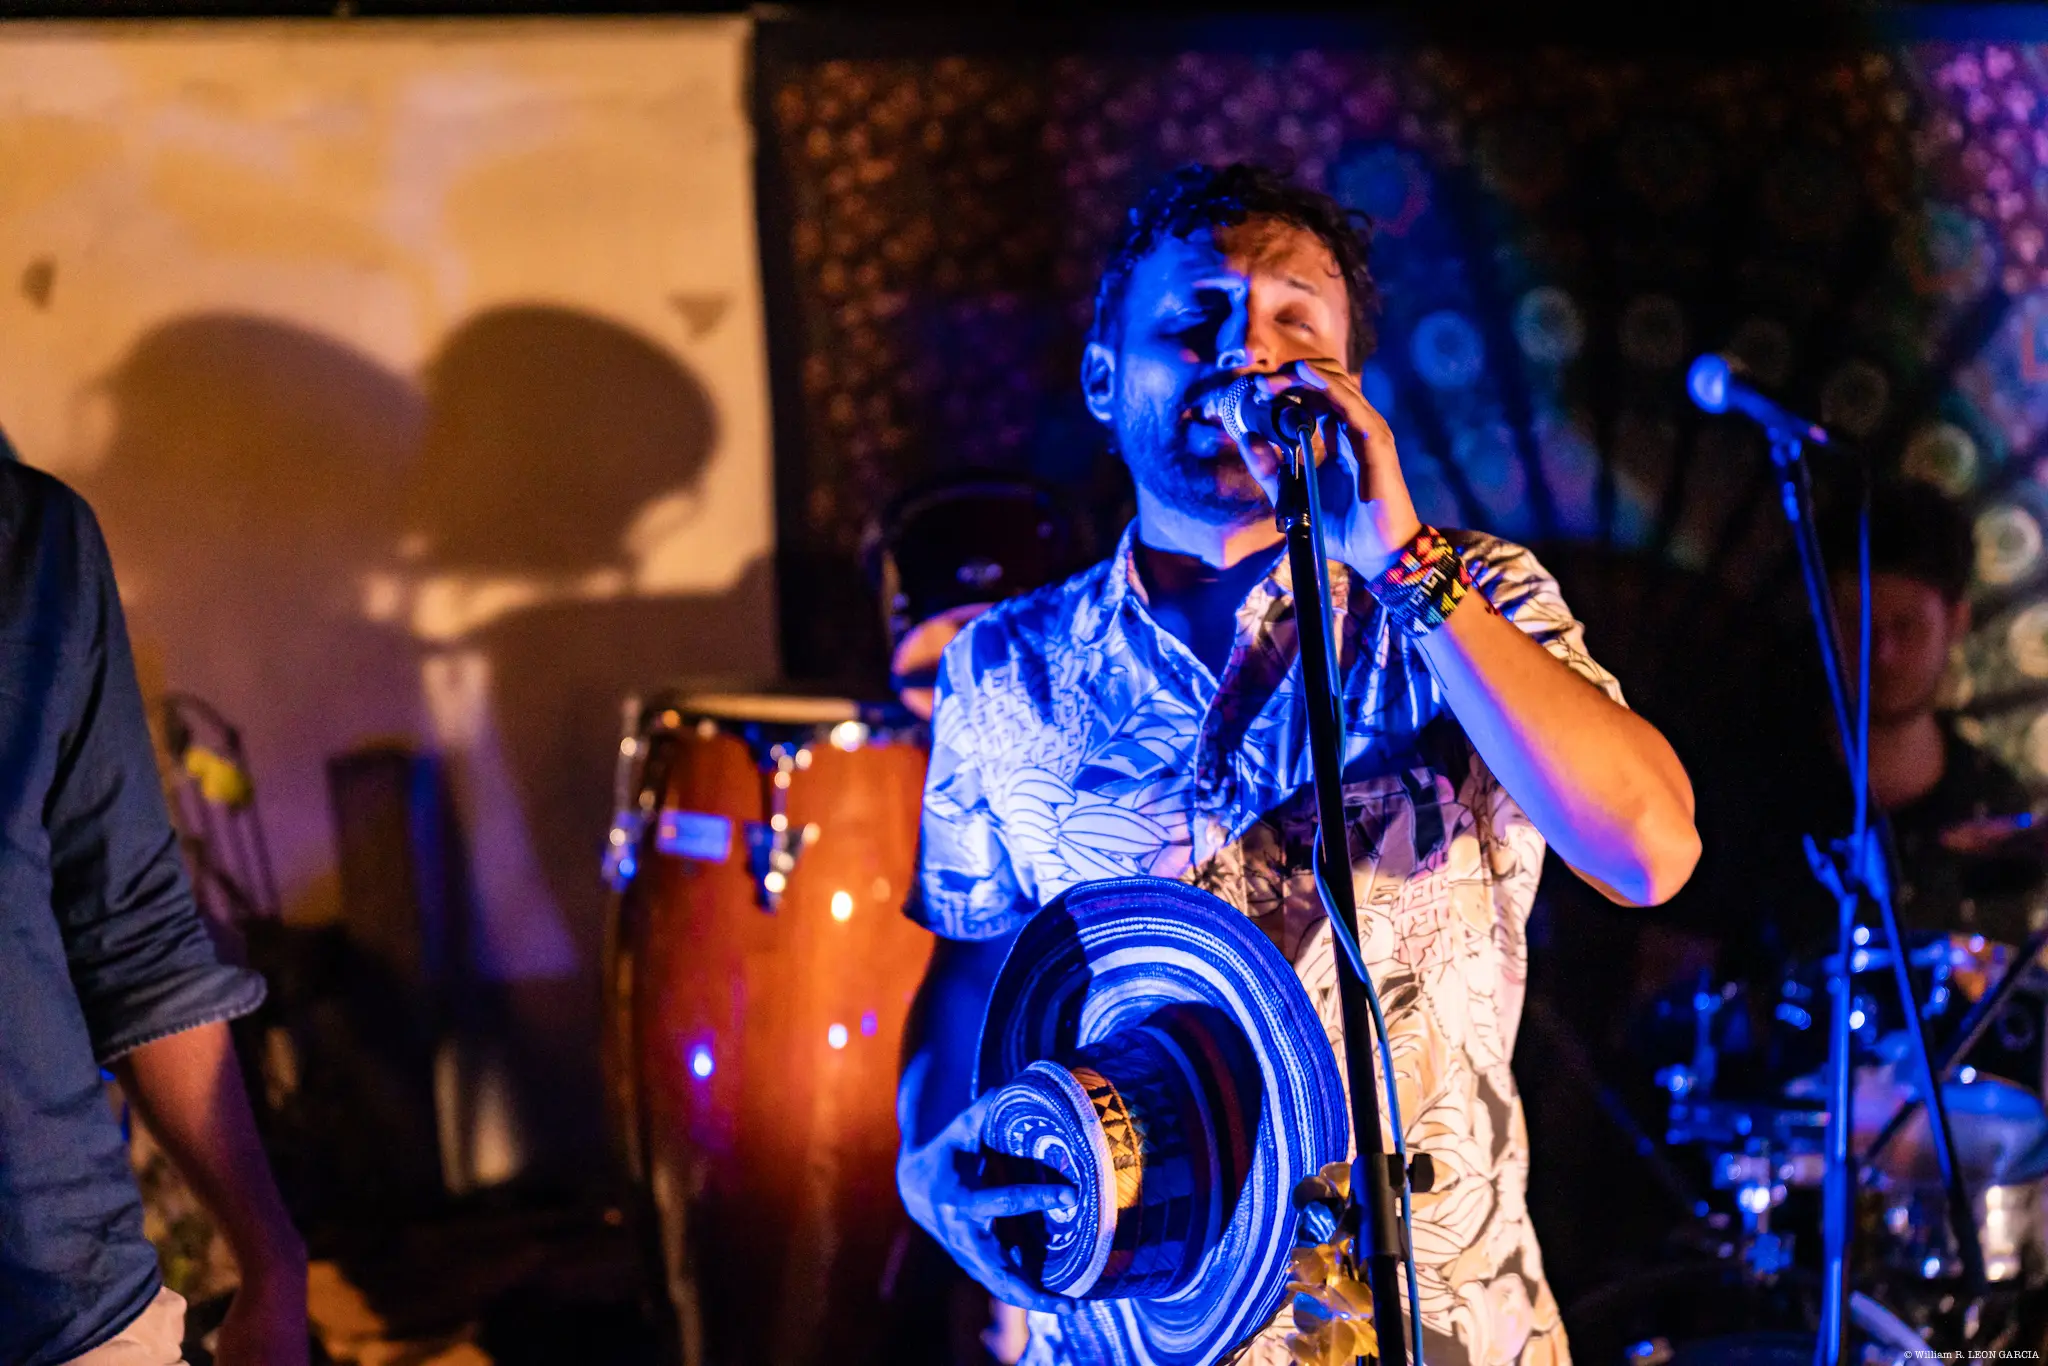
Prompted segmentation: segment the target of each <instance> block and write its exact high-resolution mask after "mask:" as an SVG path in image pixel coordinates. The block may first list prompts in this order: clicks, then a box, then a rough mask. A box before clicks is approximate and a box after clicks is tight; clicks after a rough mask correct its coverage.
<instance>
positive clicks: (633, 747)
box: [619, 735, 640, 759]
mask: <svg viewBox="0 0 2048 1366" xmlns="http://www.w3.org/2000/svg"><path fill="white" fill-rule="evenodd" d="M639 752H640V742H639V741H638V740H635V739H634V738H633V737H632V736H630V735H628V736H627V737H626V738H625V739H623V740H621V741H619V753H621V754H623V755H625V756H626V757H627V758H628V759H630V758H632V757H633V756H634V755H636V754H638V753H639Z"/></svg>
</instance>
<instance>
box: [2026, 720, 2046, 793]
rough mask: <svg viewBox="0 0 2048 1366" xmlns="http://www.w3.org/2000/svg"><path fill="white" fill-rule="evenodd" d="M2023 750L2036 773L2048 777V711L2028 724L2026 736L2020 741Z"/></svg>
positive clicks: (2028, 763) (2029, 765) (2029, 764)
mask: <svg viewBox="0 0 2048 1366" xmlns="http://www.w3.org/2000/svg"><path fill="white" fill-rule="evenodd" d="M2020 749H2021V752H2022V753H2024V754H2025V755H2026V756H2027V766H2028V767H2030V768H2032V769H2033V770H2034V772H2035V774H2037V775H2039V776H2042V777H2048V711H2044V712H2042V713H2041V714H2040V715H2039V716H2036V717H2035V718H2034V719H2033V720H2032V721H2031V722H2029V723H2028V725H2027V734H2026V738H2025V739H2024V740H2022V741H2021V742H2020Z"/></svg>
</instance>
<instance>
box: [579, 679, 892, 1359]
mask: <svg viewBox="0 0 2048 1366" xmlns="http://www.w3.org/2000/svg"><path fill="white" fill-rule="evenodd" d="M630 710H632V711H633V712H635V713H637V715H636V716H635V717H634V718H632V719H631V721H630V723H629V726H628V730H627V734H626V735H625V737H624V738H623V740H622V741H621V746H620V751H621V753H620V785H619V794H618V795H619V798H620V802H619V806H620V816H619V819H618V821H617V823H616V824H615V826H614V830H613V834H612V849H611V853H610V856H609V859H608V869H609V872H610V877H611V881H612V884H613V887H614V889H615V896H614V898H613V911H612V915H611V918H610V923H609V925H608V939H609V943H608V947H607V957H608V964H607V974H606V980H607V994H608V998H609V999H608V1001H607V1017H608V1018H607V1039H606V1045H607V1051H608V1057H607V1060H606V1061H607V1073H608V1075H609V1079H610V1089H611V1096H612V1105H613V1112H614V1119H615V1121H616V1123H617V1125H618V1127H619V1129H620V1132H621V1135H622V1137H623V1138H624V1140H625V1142H624V1149H625V1157H626V1161H627V1163H628V1166H629V1168H630V1169H631V1171H632V1174H633V1176H634V1177H635V1178H636V1184H637V1187H638V1189H639V1190H640V1191H641V1192H642V1194H643V1196H644V1199H643V1200H642V1202H641V1206H642V1211H643V1216H644V1218H645V1219H646V1220H647V1222H648V1224H649V1226H650V1228H649V1232H650V1234H651V1235H652V1236H651V1237H650V1239H649V1242H650V1243H651V1244H653V1245H654V1246H653V1247H652V1248H651V1257H652V1260H654V1261H655V1262H656V1263H657V1264H658V1268H659V1274H660V1277H661V1279H662V1281H663V1285H664V1290H665V1295H666V1299H667V1301H668V1303H669V1304H670V1305H671V1306H672V1307H673V1310H674V1316H675V1323H676V1331H677V1338H678V1341H679V1345H680V1349H681V1351H680V1354H681V1358H682V1360H683V1362H684V1363H685V1366H753V1363H777V1366H809V1363H824V1362H834V1363H839V1362H844V1363H849V1364H851V1363H863V1362H880V1361H884V1360H902V1359H906V1356H905V1354H904V1353H903V1352H902V1351H901V1350H900V1340H901V1337H902V1335H903V1334H904V1333H905V1332H910V1331H915V1325H905V1324H903V1323H901V1322H900V1321H899V1320H900V1319H901V1318H902V1310H901V1303H902V1299H903V1297H902V1296H900V1295H898V1294H896V1293H895V1290H896V1283H897V1282H898V1281H899V1280H900V1278H901V1277H902V1276H903V1275H904V1273H905V1263H906V1259H907V1258H910V1256H911V1253H912V1248H913V1245H914V1240H915V1239H916V1238H917V1237H920V1236H921V1235H917V1234H916V1230H915V1228H914V1226H913V1225H912V1224H911V1222H910V1219H909V1217H908V1216H907V1215H906V1214H905V1213H904V1211H903V1207H902V1203H901V1201H900V1200H899V1198H898V1196H897V1193H896V1181H895V1162H896V1151H897V1129H896V1112H895V1092H896V1078H897V1067H898V1063H899V1050H900V1047H901V1041H902V1034H903V1028H904V1022H905V1018H906V1016H907V1014H908V1012H909V1009H910V1004H911V998H912V997H913V995H914V994H915V992H916V990H917V986H918V982H919V980H920V978H921V977H922V975H923V971H924V966H925V962H926V960H927V959H928V958H929V956H930V953H931V945H932V940H931V936H930V935H929V934H928V933H926V932H925V931H923V930H921V929H919V928H917V927H916V926H915V925H913V924H911V922H910V921H908V920H906V919H905V918H904V916H903V914H902V905H903V902H904V899H905V897H906V896H907V895H908V893H909V890H910V887H911V880H912V878H913V876H914V874H915V868H916V855H917V828H918V812H919V804H920V801H921V799H922V794H923V786H924V773H925V759H926V751H925V740H924V733H923V731H922V729H921V728H919V727H917V726H916V725H915V724H914V722H913V720H912V719H911V718H910V717H909V716H908V715H907V714H905V713H903V712H901V710H900V709H895V708H891V707H885V706H880V705H867V704H861V703H857V702H852V701H846V700H841V699H835V698H819V697H801V696H788V695H747V696H738V695H715V696H714V695H706V694H698V695H694V696H681V695H676V696H670V697H666V698H659V699H656V700H655V701H654V702H652V703H647V704H640V705H638V706H635V707H633V708H631V709H630Z"/></svg>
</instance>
